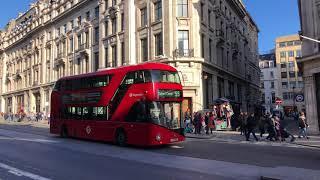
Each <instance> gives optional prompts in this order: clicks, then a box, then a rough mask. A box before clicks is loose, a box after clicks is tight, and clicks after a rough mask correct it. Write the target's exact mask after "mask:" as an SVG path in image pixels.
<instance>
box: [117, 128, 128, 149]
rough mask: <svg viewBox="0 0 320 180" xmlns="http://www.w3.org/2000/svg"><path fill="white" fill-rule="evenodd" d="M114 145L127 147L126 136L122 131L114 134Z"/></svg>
mask: <svg viewBox="0 0 320 180" xmlns="http://www.w3.org/2000/svg"><path fill="white" fill-rule="evenodd" d="M115 138H116V144H117V145H119V146H126V145H127V136H126V133H125V132H124V130H122V129H119V130H117V132H116V137H115Z"/></svg>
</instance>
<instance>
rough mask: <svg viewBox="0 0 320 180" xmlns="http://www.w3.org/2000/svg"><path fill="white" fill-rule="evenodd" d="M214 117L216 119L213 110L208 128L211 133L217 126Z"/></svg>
mask: <svg viewBox="0 0 320 180" xmlns="http://www.w3.org/2000/svg"><path fill="white" fill-rule="evenodd" d="M214 119H215V116H214V114H213V113H212V112H210V113H209V122H208V128H209V129H210V132H211V134H212V131H213V130H214V128H215V125H214Z"/></svg>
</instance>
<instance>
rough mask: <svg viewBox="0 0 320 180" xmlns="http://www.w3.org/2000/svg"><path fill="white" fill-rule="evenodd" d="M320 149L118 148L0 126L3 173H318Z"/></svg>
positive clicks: (208, 143)
mask: <svg viewBox="0 0 320 180" xmlns="http://www.w3.org/2000/svg"><path fill="white" fill-rule="evenodd" d="M319 162H320V150H319V149H315V148H302V147H300V146H297V147H281V146H279V147H278V146H274V147H272V146H263V145H256V144H240V143H235V142H232V143H231V142H229V143H228V142H217V141H214V140H211V139H187V141H186V142H184V143H180V144H175V145H171V146H165V147H161V148H149V149H141V148H134V147H127V148H120V147H117V146H114V145H112V144H108V143H102V142H90V141H84V140H78V139H61V138H58V137H56V136H51V135H49V134H48V133H46V132H45V131H43V130H40V129H37V128H24V129H22V128H21V127H20V128H18V127H9V126H8V127H6V126H1V127H0V179H3V180H5V179H10V180H11V179H34V180H50V179H68V180H69V179H125V180H128V179H153V180H156V179H159V180H166V179H170V180H173V179H183V180H185V179H192V180H194V179H259V177H260V176H267V177H275V178H278V179H319V177H320V164H319Z"/></svg>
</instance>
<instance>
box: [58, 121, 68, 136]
mask: <svg viewBox="0 0 320 180" xmlns="http://www.w3.org/2000/svg"><path fill="white" fill-rule="evenodd" d="M60 136H61V137H62V138H67V137H68V128H67V126H66V125H65V124H63V125H62V126H61V128H60Z"/></svg>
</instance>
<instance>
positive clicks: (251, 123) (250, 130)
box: [246, 113, 259, 141]
mask: <svg viewBox="0 0 320 180" xmlns="http://www.w3.org/2000/svg"><path fill="white" fill-rule="evenodd" d="M255 127H256V119H255V117H254V113H251V114H250V116H249V117H248V119H247V133H246V140H247V141H249V139H250V134H252V136H253V137H254V138H255V139H256V141H258V140H259V139H258V138H257V136H256V134H255V130H254V129H255Z"/></svg>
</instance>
